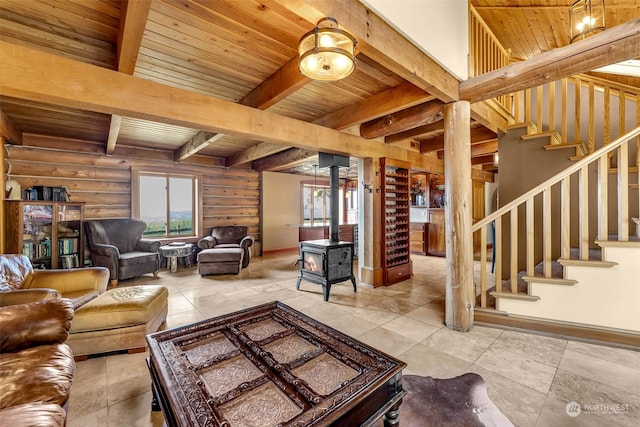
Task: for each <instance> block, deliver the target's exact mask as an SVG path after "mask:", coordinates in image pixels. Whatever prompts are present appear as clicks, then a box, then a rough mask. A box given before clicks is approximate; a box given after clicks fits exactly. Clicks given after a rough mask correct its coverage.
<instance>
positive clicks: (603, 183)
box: [598, 154, 609, 240]
mask: <svg viewBox="0 0 640 427" xmlns="http://www.w3.org/2000/svg"><path fill="white" fill-rule="evenodd" d="M598 226H599V230H598V239H600V240H607V239H608V238H609V237H608V236H609V156H608V155H607V154H605V155H602V156H600V158H599V159H598Z"/></svg>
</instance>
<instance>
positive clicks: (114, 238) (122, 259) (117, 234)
mask: <svg viewBox="0 0 640 427" xmlns="http://www.w3.org/2000/svg"><path fill="white" fill-rule="evenodd" d="M84 226H85V231H86V235H87V242H88V243H89V251H90V252H91V260H92V262H93V265H96V266H102V267H106V268H108V269H109V275H110V279H109V283H110V285H111V286H116V285H117V284H118V281H119V280H125V279H130V278H132V277H138V276H141V275H143V274H147V273H153V277H158V270H160V255H159V253H158V249H159V248H160V245H161V242H160V241H159V240H154V239H145V238H143V237H142V233H144V230H145V229H146V228H147V224H146V223H145V222H144V221H140V220H137V219H126V218H125V219H100V220H88V221H85V223H84Z"/></svg>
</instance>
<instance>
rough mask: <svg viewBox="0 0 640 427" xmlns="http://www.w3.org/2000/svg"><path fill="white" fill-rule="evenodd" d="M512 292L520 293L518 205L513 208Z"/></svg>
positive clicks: (510, 277)
mask: <svg viewBox="0 0 640 427" xmlns="http://www.w3.org/2000/svg"><path fill="white" fill-rule="evenodd" d="M510 242H511V248H510V250H511V265H510V268H509V270H510V273H511V274H510V276H509V279H510V280H511V293H512V294H517V293H518V207H517V206H516V207H515V208H513V209H511V240H510Z"/></svg>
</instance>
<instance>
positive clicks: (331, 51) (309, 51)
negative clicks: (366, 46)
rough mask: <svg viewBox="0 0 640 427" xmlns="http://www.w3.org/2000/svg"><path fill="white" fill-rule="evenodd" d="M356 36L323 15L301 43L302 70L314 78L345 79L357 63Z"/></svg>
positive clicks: (326, 79)
mask: <svg viewBox="0 0 640 427" xmlns="http://www.w3.org/2000/svg"><path fill="white" fill-rule="evenodd" d="M355 47H356V39H355V38H354V37H353V36H352V35H351V34H349V33H347V32H346V31H343V30H341V29H340V28H338V21H336V20H335V19H333V18H324V19H321V20H320V21H319V22H318V24H317V25H316V27H315V28H314V29H313V30H311V31H309V32H308V33H306V34H305V35H304V36H302V38H301V39H300V43H299V44H298V54H299V55H300V61H299V62H298V68H299V70H300V72H301V73H302V74H303V75H305V76H307V77H308V78H310V79H312V80H322V81H336V80H340V79H344V78H345V77H347V76H348V75H349V74H351V73H352V72H353V70H354V69H355V67H356V58H355V56H354V51H355Z"/></svg>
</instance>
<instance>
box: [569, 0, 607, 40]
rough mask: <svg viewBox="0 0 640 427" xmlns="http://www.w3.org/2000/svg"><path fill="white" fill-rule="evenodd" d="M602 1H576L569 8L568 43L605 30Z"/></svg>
mask: <svg viewBox="0 0 640 427" xmlns="http://www.w3.org/2000/svg"><path fill="white" fill-rule="evenodd" d="M604 12H605V9H604V0H577V1H576V2H574V3H573V4H572V5H571V6H570V7H569V25H570V27H569V30H570V31H569V34H570V37H571V38H570V40H569V43H573V42H575V41H579V40H582V39H585V38H587V37H589V36H592V35H594V34H596V33H599V32H600V31H604V30H605V29H606V27H605V22H604V15H605V13H604Z"/></svg>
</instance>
